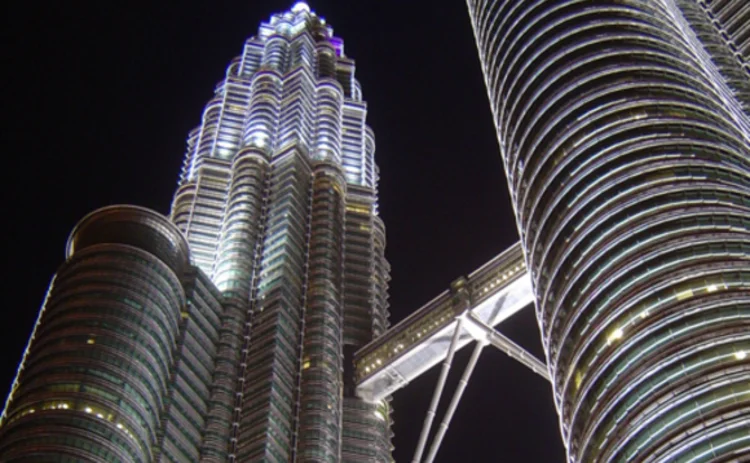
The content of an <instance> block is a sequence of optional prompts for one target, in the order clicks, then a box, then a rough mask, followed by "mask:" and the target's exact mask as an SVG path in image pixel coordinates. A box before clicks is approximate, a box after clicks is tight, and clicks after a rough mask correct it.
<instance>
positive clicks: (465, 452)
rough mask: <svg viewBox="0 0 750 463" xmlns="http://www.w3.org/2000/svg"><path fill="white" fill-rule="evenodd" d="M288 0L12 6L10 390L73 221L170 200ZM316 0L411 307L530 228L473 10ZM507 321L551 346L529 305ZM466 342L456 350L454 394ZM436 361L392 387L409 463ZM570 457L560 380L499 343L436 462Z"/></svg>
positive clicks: (519, 334)
mask: <svg viewBox="0 0 750 463" xmlns="http://www.w3.org/2000/svg"><path fill="white" fill-rule="evenodd" d="M291 3H292V2H287V1H280V0H276V1H271V0H242V1H240V0H224V1H221V2H213V1H197V0H184V1H181V2H174V3H172V2H162V1H159V2H156V1H153V2H144V3H141V2H102V1H98V2H91V1H81V2H12V3H11V4H10V5H11V6H6V7H4V10H5V11H4V12H3V15H2V16H3V19H2V20H1V21H2V23H1V24H2V30H3V32H2V34H3V36H4V37H3V43H4V44H5V46H4V47H3V60H2V63H3V64H2V69H3V71H2V75H3V80H4V84H3V85H1V86H0V87H1V89H0V92H2V95H0V97H1V98H2V100H0V101H2V107H3V113H4V114H3V117H2V119H0V124H2V125H1V127H2V128H1V129H0V137H1V138H0V146H2V166H3V171H2V181H1V182H0V185H1V186H0V187H1V188H2V196H1V198H2V205H3V208H2V227H1V228H0V229H1V230H2V233H3V236H2V243H3V244H4V246H5V250H6V252H5V253H4V254H5V262H4V265H3V267H2V268H3V269H4V272H3V274H4V275H3V278H1V279H0V285H2V288H1V289H2V292H0V294H2V295H3V296H4V300H3V303H4V304H3V308H2V310H1V311H0V317H1V318H0V339H2V345H3V346H4V352H3V362H2V370H0V384H2V386H1V389H0V391H7V389H8V388H9V387H10V383H11V381H12V378H13V377H14V375H15V370H16V366H17V362H18V360H19V359H20V357H21V355H22V353H23V349H24V348H25V344H26V341H27V337H28V333H30V331H31V329H32V326H33V324H34V320H35V318H36V316H37V312H38V309H39V306H40V304H41V302H42V299H43V296H44V292H45V290H46V287H47V285H48V283H49V279H50V278H51V276H52V274H53V273H54V271H55V269H56V267H57V266H58V265H60V264H61V263H62V260H63V258H64V255H63V253H64V246H65V241H66V239H67V235H68V233H69V231H70V229H71V228H72V227H73V225H75V223H76V222H77V221H78V220H79V219H80V218H82V217H83V216H84V215H85V214H86V213H88V212H90V211H92V210H93V209H96V208H99V207H102V206H106V205H109V204H115V203H131V204H138V205H143V206H146V207H149V208H153V209H155V210H157V211H160V212H162V213H167V212H168V209H169V204H170V201H171V195H172V193H173V190H174V188H175V185H176V181H177V174H178V171H179V167H180V165H181V162H182V157H183V154H184V148H185V138H186V136H187V133H188V131H189V130H190V129H192V128H193V127H195V126H196V125H197V124H198V123H199V121H200V116H201V112H202V109H203V105H204V104H205V102H206V101H207V100H208V99H209V98H210V97H211V96H212V91H213V87H214V85H215V84H216V82H218V81H219V80H220V79H221V78H222V77H223V75H224V70H225V68H226V66H227V64H228V63H229V61H230V59H231V58H233V57H234V56H236V55H237V54H239V53H240V51H241V49H242V44H243V42H244V40H245V38H247V37H248V36H250V35H253V34H255V32H256V30H257V27H258V24H259V23H260V21H263V20H267V19H268V18H269V16H270V15H271V14H272V13H274V12H276V11H280V10H282V9H286V8H289V7H290V6H291ZM310 3H311V7H312V8H313V10H315V11H316V12H317V13H319V14H320V15H321V16H323V17H325V18H326V19H327V21H328V22H329V23H330V24H331V25H332V26H333V27H334V31H335V32H336V35H337V36H339V37H342V38H343V39H344V43H345V51H346V53H347V55H349V56H351V57H353V58H354V59H356V60H357V76H358V78H359V80H360V82H361V83H362V87H363V92H364V97H365V99H366V100H367V102H368V106H369V115H368V121H369V124H370V125H371V126H372V128H373V129H374V131H375V134H376V143H377V151H376V159H377V162H378V164H379V165H380V168H381V183H380V200H381V202H380V204H381V206H380V207H381V214H382V216H383V218H384V220H385V223H386V227H387V233H388V249H387V256H388V259H389V261H390V262H391V265H392V268H393V270H392V274H391V275H392V281H391V291H390V295H391V296H390V300H391V312H392V321H393V322H398V321H400V320H401V319H403V318H404V317H405V316H407V315H408V314H409V313H411V312H412V311H413V310H416V309H417V308H418V307H420V306H421V305H422V304H423V303H425V302H426V301H428V300H430V299H432V298H433V297H434V296H435V295H437V294H438V293H439V292H441V291H442V290H444V289H446V288H447V287H448V285H449V283H450V282H451V281H452V280H454V279H455V278H456V277H458V276H460V275H466V274H468V273H469V272H471V271H472V270H473V269H475V268H476V267H479V266H480V265H481V264H483V263H484V262H485V261H487V260H489V259H490V258H491V257H492V256H494V255H495V254H497V253H498V252H500V251H501V250H503V249H505V248H506V247H508V246H509V245H511V244H512V243H513V242H514V241H515V240H516V239H517V236H516V228H515V223H514V221H513V217H512V213H511V209H510V204H509V200H508V194H507V189H506V185H505V180H504V177H503V174H502V166H501V161H500V156H499V154H498V149H497V142H496V139H495V132H494V128H493V126H492V119H491V115H490V111H489V105H488V101H487V96H486V91H485V88H484V84H483V82H482V77H481V72H480V66H479V60H478V58H477V54H476V49H475V45H474V43H473V35H472V31H471V27H470V23H469V19H468V14H467V12H466V7H465V4H464V2H462V1H460V0H451V1H448V0H434V1H432V2H429V1H425V0H350V1H343V0H335V1H334V0H317V1H316V0H311V2H310ZM42 5H43V6H42ZM502 331H503V332H504V333H506V334H507V335H508V336H510V337H511V338H513V339H514V340H516V341H517V342H518V343H520V344H522V345H524V346H526V347H527V348H529V349H530V350H532V351H533V352H534V353H535V354H536V355H537V356H539V357H541V348H540V345H539V341H538V332H537V327H536V322H535V319H534V316H533V313H531V311H528V312H527V313H524V314H519V315H516V316H515V317H514V318H513V319H511V320H510V321H509V322H508V323H507V324H505V325H503V327H502ZM468 354H469V352H468V350H467V349H465V350H464V352H461V353H460V354H459V355H458V356H457V359H456V361H455V362H454V365H455V366H454V369H453V374H452V375H451V376H450V377H449V382H448V386H447V392H452V389H453V388H454V387H455V383H456V382H457V380H458V378H457V377H458V375H459V374H460V372H461V370H462V369H463V366H464V364H465V363H466V361H467V359H468ZM437 373H438V372H437V369H434V370H433V371H431V372H430V373H428V374H426V375H425V376H423V377H422V378H419V379H418V380H417V381H415V382H413V383H412V384H411V385H409V386H408V387H407V388H406V389H404V390H402V391H400V392H398V393H396V395H395V397H394V407H395V412H394V421H395V425H394V428H393V430H394V432H395V438H394V444H395V446H396V450H395V452H394V457H395V458H396V461H398V462H407V461H411V457H412V454H413V452H414V448H415V446H416V442H417V437H418V434H419V431H420V428H421V423H422V420H423V419H424V415H425V411H426V410H427V407H428V402H429V399H430V395H431V393H432V388H433V386H434V384H435V381H436V378H437ZM2 394H3V397H5V395H6V393H5V392H2ZM447 400H448V398H447V397H445V398H444V402H447ZM444 406H445V403H443V407H441V410H440V411H439V413H438V419H440V418H441V417H442V408H444ZM563 460H564V452H563V448H562V445H561V443H560V437H559V431H558V422H557V415H556V414H555V411H554V406H553V403H552V397H551V392H550V387H549V385H548V384H545V382H544V381H543V380H541V379H540V378H538V377H537V376H536V375H534V374H533V373H531V372H529V371H527V370H525V369H524V368H523V367H521V366H520V365H518V364H516V363H515V362H513V361H511V360H509V359H507V358H506V357H505V356H504V355H503V354H501V353H499V352H497V351H493V350H492V349H490V348H487V349H485V352H484V353H483V354H482V357H480V360H479V364H478V366H477V369H476V371H475V373H474V377H473V378H472V380H471V382H470V383H469V386H468V388H467V390H466V394H465V395H464V400H463V401H462V403H461V405H460V406H459V409H458V411H457V413H456V416H455V418H454V421H453V423H452V425H451V428H450V430H449V431H448V434H447V436H446V439H445V441H444V443H443V447H442V450H441V452H440V453H439V455H438V458H437V461H438V462H448V463H450V462H462V463H468V462H484V461H503V462H540V463H546V462H557V461H563Z"/></svg>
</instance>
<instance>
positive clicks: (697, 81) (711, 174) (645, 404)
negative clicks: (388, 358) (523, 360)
mask: <svg viewBox="0 0 750 463" xmlns="http://www.w3.org/2000/svg"><path fill="white" fill-rule="evenodd" d="M687 3H690V2H683V1H677V0H657V1H654V0H650V1H635V0H627V1H626V0H609V1H600V0H596V1H592V0H587V1H576V0H568V1H560V0H556V1H551V0H529V1H523V2H521V1H511V0H468V6H469V11H470V15H471V20H472V23H473V26H474V31H475V35H476V40H477V45H478V48H479V54H480V58H481V63H482V67H483V71H484V75H485V80H486V84H487V89H488V94H489V98H490V103H491V106H492V110H493V113H494V118H495V123H496V126H497V133H498V140H499V143H500V151H501V154H502V157H503V161H504V165H505V169H506V173H507V178H508V185H509V188H510V191H511V196H512V199H513V204H514V207H515V213H516V219H517V221H518V224H519V228H520V232H521V241H522V244H523V246H524V249H525V254H526V260H527V264H528V269H529V272H530V274H531V276H532V283H533V286H534V290H535V294H536V298H537V312H538V313H537V315H538V319H539V324H540V329H541V332H542V338H543V344H544V347H545V350H546V354H547V359H548V365H549V369H550V373H551V376H552V378H553V387H554V393H555V398H556V402H557V406H558V411H559V414H560V421H561V429H562V434H563V438H564V441H565V444H566V446H567V449H568V455H569V460H570V461H571V462H591V461H597V462H609V461H611V462H619V461H730V460H731V461H736V460H737V459H741V456H742V455H744V456H745V457H746V456H747V455H750V435H748V432H747V429H748V426H749V425H750V359H749V358H748V354H750V330H748V323H749V322H750V265H749V264H750V262H748V261H749V259H750V258H749V256H750V254H749V251H750V215H749V213H750V149H749V148H748V139H749V136H748V134H749V133H750V131H748V127H750V124H748V118H747V115H746V113H745V112H744V110H743V105H742V102H741V101H740V99H739V98H738V97H737V95H736V92H737V90H738V89H737V88H735V87H734V86H733V85H731V82H729V81H728V80H727V79H726V78H725V71H726V67H723V66H722V65H720V64H721V63H719V61H720V59H719V58H720V57H717V56H716V55H715V54H712V53H711V52H710V49H709V48H708V47H706V46H705V45H704V43H705V40H702V39H701V36H703V35H705V34H706V33H707V30H708V29H705V28H704V29H702V30H698V25H697V23H696V21H697V18H696V17H691V16H690V15H691V14H693V13H695V12H699V13H700V10H695V11H692V10H691V11H687V10H686V6H685V5H686V4H687ZM714 3H720V2H714ZM724 3H726V2H724ZM735 3H736V5H735V6H738V7H739V9H742V8H744V7H743V6H742V5H745V2H735ZM693 6H695V5H693ZM745 6H746V5H745ZM744 9H745V10H747V8H744ZM701 14H703V13H701ZM701 21H703V20H702V19H701ZM745 27H747V25H745ZM719 42H720V40H718V39H717V40H714V42H712V43H719Z"/></svg>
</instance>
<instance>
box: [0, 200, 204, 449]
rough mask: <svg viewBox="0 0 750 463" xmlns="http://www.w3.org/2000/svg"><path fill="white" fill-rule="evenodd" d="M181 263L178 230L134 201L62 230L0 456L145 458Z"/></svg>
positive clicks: (178, 298) (174, 336) (171, 342)
mask: <svg viewBox="0 0 750 463" xmlns="http://www.w3.org/2000/svg"><path fill="white" fill-rule="evenodd" d="M188 267H189V255H188V248H187V244H186V242H185V240H184V239H183V237H182V234H181V233H180V232H179V230H178V229H177V228H176V227H175V226H174V225H173V224H172V223H170V222H169V221H168V220H167V219H166V218H164V217H163V216H161V215H159V214H157V213H155V212H152V211H150V210H148V209H143V208H139V207H134V206H112V207H107V208H104V209H100V210H98V211H95V212H93V213H91V214H89V215H88V216H86V217H85V218H84V219H83V220H82V221H81V222H79V223H78V225H76V227H75V228H74V230H73V232H72V233H71V235H70V239H69V241H68V249H67V260H66V262H65V263H64V264H63V265H62V266H61V267H60V269H59V270H58V272H57V274H56V276H55V280H54V283H53V284H52V285H51V287H50V292H49V293H48V296H47V299H46V302H45V305H44V307H43V309H42V314H41V316H40V319H39V322H38V323H37V327H36V329H35V332H34V334H33V337H32V341H31V343H30V345H29V348H28V350H27V352H26V354H25V357H24V361H23V364H22V366H21V369H20V372H19V376H18V378H17V380H16V383H15V384H14V387H13V391H12V393H11V397H10V399H9V404H8V407H7V408H6V412H5V415H4V417H3V426H2V427H1V428H0V442H2V446H1V447H0V456H1V458H0V459H2V461H8V462H12V461H28V459H29V458H31V459H33V460H34V461H53V460H54V461H61V460H59V458H62V460H65V461H67V459H70V461H73V460H76V461H79V460H86V461H111V462H121V461H151V460H152V459H153V452H154V449H155V448H156V447H157V442H158V436H159V428H160V421H161V418H162V413H163V410H164V407H165V403H166V400H167V388H168V384H169V381H170V374H171V373H170V372H171V370H172V368H173V363H174V358H173V356H174V355H175V350H176V346H177V340H178V334H179V321H180V316H181V312H182V310H183V308H184V306H185V294H184V291H183V288H182V285H181V283H180V276H181V275H182V274H183V272H184V271H185V270H187V268H188Z"/></svg>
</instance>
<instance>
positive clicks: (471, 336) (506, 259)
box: [354, 243, 549, 463]
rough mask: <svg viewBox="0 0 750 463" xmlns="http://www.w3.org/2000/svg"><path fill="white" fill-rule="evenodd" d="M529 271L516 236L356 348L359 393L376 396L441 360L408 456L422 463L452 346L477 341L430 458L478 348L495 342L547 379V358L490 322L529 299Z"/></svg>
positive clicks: (379, 397) (503, 317)
mask: <svg viewBox="0 0 750 463" xmlns="http://www.w3.org/2000/svg"><path fill="white" fill-rule="evenodd" d="M533 303H534V296H533V293H532V289H531V277H530V276H529V274H528V273H527V272H526V267H525V262H524V258H523V251H522V249H521V245H520V243H516V244H515V245H513V246H511V247H510V248H508V249H506V250H505V251H503V252H502V253H500V254H499V255H497V256H496V257H494V258H493V259H492V260H490V261H489V262H487V263H486V264H484V265H483V266H482V267H480V268H479V269H477V270H475V271H474V272H472V273H471V274H470V275H469V276H468V277H461V278H458V279H457V280H455V281H454V282H453V283H451V285H450V288H449V289H447V290H446V291H443V292H442V293H440V294H439V295H438V296H437V297H436V298H434V299H433V300H431V301H430V302H428V303H427V304H425V305H424V306H422V307H421V308H419V309H418V310H417V311H416V312H414V313H413V314H411V315H410V316H409V317H407V318H406V319H404V320H403V321H401V322H400V323H398V324H396V325H394V326H393V327H391V328H390V329H389V330H388V331H386V332H385V333H383V335H381V336H380V337H378V338H377V339H375V340H374V341H372V342H371V343H370V344H368V345H366V346H365V347H363V348H362V349H360V350H359V351H358V352H357V353H356V354H355V356H354V364H355V375H356V381H357V395H359V397H361V398H362V399H364V400H367V401H369V402H379V401H381V400H383V399H385V398H386V397H388V396H389V395H391V394H393V393H394V392H396V391H398V390H399V389H401V388H403V387H404V386H406V385H407V384H409V383H410V382H411V381H412V380H414V379H415V378H417V377H418V376H419V375H421V374H422V373H424V372H426V371H427V370H429V369H430V368H432V367H433V366H435V365H436V364H438V363H440V362H442V364H443V366H442V369H441V372H440V376H439V378H438V382H437V384H436V386H435V391H434V393H433V397H432V402H431V403H430V408H429V410H428V411H427V416H426V418H425V422H424V427H423V429H422V434H421V436H420V440H419V443H418V445H417V450H416V452H415V456H414V460H413V463H420V462H421V461H423V460H422V453H423V451H424V449H425V444H426V441H427V437H428V435H429V433H430V428H431V426H432V421H433V419H434V417H435V414H436V411H437V406H438V403H439V402H440V397H441V395H442V392H443V388H444V386H445V382H446V379H447V376H448V372H449V370H450V367H451V363H452V361H453V357H454V355H455V353H456V351H457V350H459V349H461V348H462V347H465V346H466V345H468V344H470V343H472V342H476V344H475V347H474V351H473V353H472V355H471V358H470V359H469V363H468V364H467V365H466V367H465V369H464V373H463V375H462V377H461V380H460V381H459V384H458V386H457V388H456V391H455V392H454V394H453V398H452V399H451V402H450V405H449V406H448V409H447V411H446V414H445V417H444V418H443V421H442V423H441V424H440V428H439V429H438V432H437V433H436V435H435V437H434V439H433V443H432V446H431V447H430V451H429V453H428V455H427V457H426V459H425V460H424V461H425V462H432V461H433V459H434V457H435V455H436V453H437V450H438V448H439V446H440V442H441V441H442V438H443V436H444V434H445V432H446V431H447V428H448V425H449V424H450V420H451V418H452V416H453V413H454V412H455V410H456V407H457V406H458V402H459V400H460V399H461V395H462V394H463V391H464V389H465V387H466V385H467V384H468V381H469V378H470V376H471V373H472V371H473V369H474V367H475V365H476V363H477V360H478V358H479V354H480V353H481V350H482V348H484V347H485V346H486V345H492V346H494V347H496V348H498V349H500V350H502V351H503V352H505V353H506V354H507V355H508V356H510V357H512V358H514V359H515V360H517V361H519V362H520V363H522V364H523V365H525V366H526V367H528V368H529V369H531V371H533V372H534V373H536V374H538V375H540V376H542V377H544V378H545V379H547V380H549V376H548V373H547V367H546V365H545V364H544V363H543V362H541V361H540V360H538V359H537V358H536V357H534V356H533V355H531V354H530V353H528V352H527V351H526V350H524V349H523V348H522V347H521V346H519V345H518V344H516V343H515V342H513V341H512V340H510V339H508V338H507V337H505V336H504V335H503V334H501V333H500V332H498V331H497V330H496V329H495V328H496V327H497V326H499V325H500V324H501V323H502V322H503V321H504V320H507V319H508V318H509V317H510V316H512V315H513V314H515V313H516V312H518V311H520V310H522V309H524V308H527V307H529V306H532V305H533Z"/></svg>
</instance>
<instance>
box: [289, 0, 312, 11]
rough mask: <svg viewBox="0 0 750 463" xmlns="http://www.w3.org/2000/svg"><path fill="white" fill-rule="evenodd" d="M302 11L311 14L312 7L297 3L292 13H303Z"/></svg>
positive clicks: (304, 3) (305, 3)
mask: <svg viewBox="0 0 750 463" xmlns="http://www.w3.org/2000/svg"><path fill="white" fill-rule="evenodd" d="M302 11H307V12H308V13H309V12H310V6H309V5H308V4H307V2H297V3H295V4H294V6H293V7H292V13H301V12H302Z"/></svg>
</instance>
